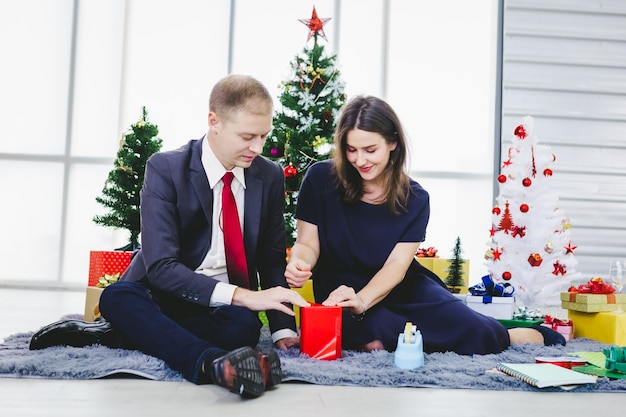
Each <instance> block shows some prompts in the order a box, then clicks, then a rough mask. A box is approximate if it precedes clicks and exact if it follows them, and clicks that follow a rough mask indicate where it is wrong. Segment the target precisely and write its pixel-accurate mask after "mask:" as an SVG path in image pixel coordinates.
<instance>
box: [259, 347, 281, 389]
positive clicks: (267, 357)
mask: <svg viewBox="0 0 626 417" xmlns="http://www.w3.org/2000/svg"><path fill="white" fill-rule="evenodd" d="M259 360H260V361H263V362H265V363H266V366H267V368H268V369H269V378H268V381H267V384H266V385H267V387H268V388H269V387H274V386H276V385H278V384H280V383H281V382H282V380H283V370H282V367H281V365H280V357H279V356H278V353H276V352H275V351H273V350H270V351H268V352H260V354H259Z"/></svg>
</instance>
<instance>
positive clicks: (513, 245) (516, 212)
mask: <svg viewBox="0 0 626 417" xmlns="http://www.w3.org/2000/svg"><path fill="white" fill-rule="evenodd" d="M512 133H513V135H512V140H511V141H512V144H511V147H510V148H509V149H507V150H506V152H505V154H504V158H503V159H505V163H503V164H502V167H501V171H500V173H499V174H498V183H499V195H498V197H497V198H496V205H495V207H493V208H492V210H491V224H492V225H491V228H490V230H489V235H490V239H489V241H488V249H487V251H486V252H485V260H486V262H485V265H486V267H487V270H488V271H489V274H490V275H491V277H492V279H493V280H494V281H495V282H500V283H503V282H504V281H507V282H509V283H510V284H511V285H513V286H514V287H515V299H516V302H518V303H519V304H523V305H525V306H527V307H546V306H557V305H560V297H559V293H560V292H562V291H567V288H568V286H569V285H570V283H571V281H572V280H574V279H576V278H577V275H578V274H577V273H576V266H577V261H576V258H575V256H574V249H575V248H576V246H574V245H573V244H572V241H571V237H570V232H571V230H570V229H571V223H570V221H569V219H568V218H567V217H565V213H564V212H563V210H561V209H560V208H559V205H558V203H559V201H558V197H557V196H556V195H555V194H554V193H553V192H552V190H551V188H550V182H551V178H552V174H553V170H552V168H551V165H552V164H553V163H554V162H555V160H556V157H555V156H554V154H553V153H552V152H551V151H550V148H549V147H547V146H543V145H539V143H538V140H537V136H536V135H535V132H534V121H533V119H532V118H531V117H525V118H524V119H523V121H522V124H520V125H518V126H517V127H516V128H515V129H514V131H513V132H512Z"/></svg>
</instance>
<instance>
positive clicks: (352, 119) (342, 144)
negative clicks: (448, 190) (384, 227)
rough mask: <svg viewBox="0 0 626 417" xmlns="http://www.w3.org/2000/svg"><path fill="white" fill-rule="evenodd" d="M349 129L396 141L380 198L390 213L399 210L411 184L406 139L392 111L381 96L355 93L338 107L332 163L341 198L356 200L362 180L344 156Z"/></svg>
mask: <svg viewBox="0 0 626 417" xmlns="http://www.w3.org/2000/svg"><path fill="white" fill-rule="evenodd" d="M353 129H360V130H365V131H368V132H375V133H378V134H380V135H382V137H383V138H384V139H385V141H386V142H387V143H388V144H392V143H397V146H396V149H394V150H393V151H392V152H391V154H390V156H389V162H388V164H387V166H386V167H385V170H384V171H383V174H382V175H383V187H384V189H385V192H384V194H383V198H382V199H381V204H383V205H384V206H385V207H386V208H387V209H388V210H389V211H390V212H391V213H394V214H400V213H401V212H402V211H406V210H407V201H408V199H409V192H410V190H411V186H410V183H409V176H408V174H407V173H406V171H405V168H406V167H405V165H406V161H407V141H406V135H405V133H404V130H403V129H402V125H401V123H400V120H399V119H398V116H397V115H396V112H395V111H394V110H393V109H392V108H391V106H390V105H389V104H387V102H385V101H384V100H382V99H380V98H377V97H373V96H357V97H354V98H353V99H351V100H350V101H349V102H348V103H347V104H346V105H345V106H344V108H343V109H342V111H341V115H340V116H339V120H338V122H337V127H336V129H335V138H334V143H335V151H334V152H335V154H334V165H335V172H336V175H337V181H338V184H337V185H338V187H339V190H340V193H341V194H342V197H343V200H344V201H346V202H349V203H356V202H357V201H359V200H360V199H361V197H363V193H364V189H363V180H362V178H361V176H360V175H359V173H358V172H357V170H356V169H355V168H354V167H353V166H352V164H351V163H350V162H349V161H348V160H347V157H346V152H347V147H348V145H347V143H346V141H347V135H348V132H349V131H351V130H353Z"/></svg>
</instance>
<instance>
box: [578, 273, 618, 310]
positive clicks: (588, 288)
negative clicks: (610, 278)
mask: <svg viewBox="0 0 626 417" xmlns="http://www.w3.org/2000/svg"><path fill="white" fill-rule="evenodd" d="M567 291H568V292H569V293H570V294H569V300H570V301H571V302H573V303H575V302H576V294H604V295H606V301H607V303H608V304H615V288H613V287H612V286H611V284H606V283H605V282H603V281H602V278H600V277H596V278H591V279H590V280H589V281H587V283H586V284H581V285H579V286H578V287H574V286H572V287H570V288H569V289H568V290H567Z"/></svg>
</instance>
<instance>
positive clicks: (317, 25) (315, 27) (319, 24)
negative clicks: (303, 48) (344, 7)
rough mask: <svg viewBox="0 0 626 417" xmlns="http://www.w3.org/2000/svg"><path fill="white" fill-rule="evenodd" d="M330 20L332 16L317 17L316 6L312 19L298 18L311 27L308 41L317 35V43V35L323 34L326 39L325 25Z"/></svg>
mask: <svg viewBox="0 0 626 417" xmlns="http://www.w3.org/2000/svg"><path fill="white" fill-rule="evenodd" d="M329 20H330V17H325V18H322V19H320V18H319V17H317V11H316V10H315V6H313V13H312V14H311V18H310V19H298V21H300V22H302V23H304V24H305V25H306V27H308V28H309V36H308V37H307V38H306V41H307V42H308V41H310V40H311V38H312V37H315V43H317V35H319V36H321V37H322V38H323V39H324V40H325V41H328V39H326V34H325V33H324V25H325V24H326V23H327V22H328V21H329Z"/></svg>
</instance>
